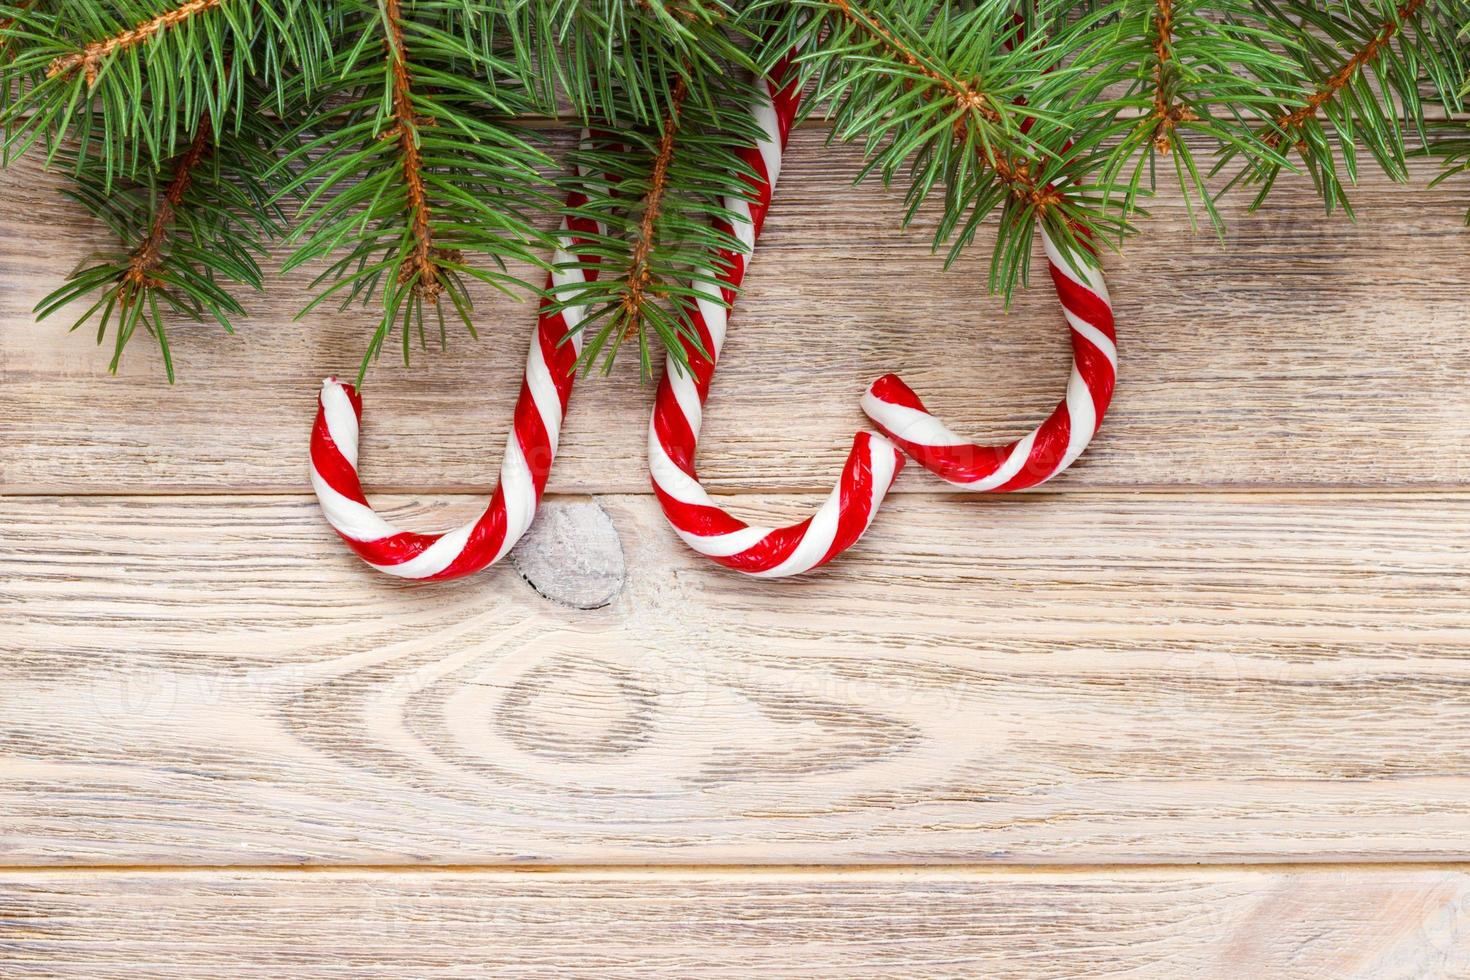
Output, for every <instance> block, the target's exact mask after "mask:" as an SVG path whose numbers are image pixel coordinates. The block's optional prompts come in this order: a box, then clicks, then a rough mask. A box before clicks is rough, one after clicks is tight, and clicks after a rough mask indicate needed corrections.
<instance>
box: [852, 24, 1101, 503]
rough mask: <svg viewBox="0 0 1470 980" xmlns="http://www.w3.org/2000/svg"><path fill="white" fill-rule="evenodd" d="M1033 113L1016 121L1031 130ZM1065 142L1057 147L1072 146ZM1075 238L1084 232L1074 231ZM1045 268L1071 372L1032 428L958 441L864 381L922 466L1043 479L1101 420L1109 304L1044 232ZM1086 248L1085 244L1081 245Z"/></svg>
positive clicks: (869, 401)
mask: <svg viewBox="0 0 1470 980" xmlns="http://www.w3.org/2000/svg"><path fill="white" fill-rule="evenodd" d="M1014 24H1015V28H1016V33H1015V36H1014V37H1013V38H1011V39H1010V40H1009V41H1008V42H1007V44H1006V46H1007V47H1014V46H1015V45H1016V44H1018V43H1020V41H1021V38H1022V37H1023V35H1024V32H1025V29H1026V19H1025V17H1024V16H1023V15H1022V14H1021V13H1020V12H1019V11H1018V12H1017V13H1016V14H1015V15H1014ZM1034 122H1035V119H1034V118H1028V119H1026V120H1024V121H1023V122H1022V124H1021V132H1023V133H1024V132H1026V131H1027V130H1029V129H1030V128H1031V125H1032V123H1034ZM1071 146H1072V144H1071V143H1070V142H1069V143H1067V144H1066V146H1064V147H1063V148H1062V152H1064V153H1065V152H1066V151H1067V150H1069V149H1071ZM1079 238H1082V235H1081V234H1080V233H1079ZM1041 244H1042V247H1043V248H1044V249H1045V250H1046V260H1047V268H1048V269H1049V270H1050V272H1051V280H1052V283H1053V285H1055V286H1056V290H1057V298H1058V299H1060V300H1061V302H1062V314H1063V316H1065V317H1066V319H1067V326H1068V327H1070V328H1071V332H1072V375H1071V377H1070V378H1069V379H1068V381H1067V394H1066V396H1065V397H1064V398H1063V399H1062V401H1061V402H1060V403H1059V404H1058V405H1057V407H1056V408H1054V409H1053V410H1052V413H1051V415H1049V416H1047V418H1046V421H1044V422H1042V423H1041V424H1040V425H1039V426H1037V427H1036V428H1035V429H1033V430H1031V432H1030V433H1028V434H1027V435H1025V436H1023V437H1021V438H1020V439H1017V440H1016V441H1015V442H1013V443H1010V444H1009V445H1006V446H979V445H976V444H974V443H972V442H968V441H966V440H965V439H962V438H960V437H959V436H957V435H955V433H953V432H952V431H950V429H949V427H948V426H946V425H945V424H944V423H943V422H941V421H940V420H939V419H937V418H935V417H934V416H933V415H932V414H930V412H929V410H928V409H926V408H925V407H924V403H923V402H922V401H920V400H919V396H918V395H916V394H914V391H913V389H912V388H910V387H909V386H908V385H906V384H904V383H903V381H901V380H900V379H899V377H898V375H896V374H885V375H883V377H881V378H879V379H878V380H876V381H874V382H873V383H872V384H871V385H869V386H868V390H867V392H866V393H865V394H864V395H863V402H862V404H863V411H864V412H866V413H867V415H868V418H870V419H872V420H873V423H874V424H875V425H877V426H878V428H880V429H882V430H883V431H884V432H885V433H887V434H888V436H889V437H890V438H891V439H893V440H894V441H895V442H897V443H898V444H899V445H900V446H902V447H903V449H904V451H905V452H907V453H908V454H909V455H910V456H912V457H914V459H916V460H918V461H919V465H921V466H923V467H924V468H925V469H927V470H929V471H930V472H932V473H934V474H935V475H937V476H939V477H941V478H942V479H944V480H947V481H949V482H950V483H952V484H954V485H955V486H957V487H960V488H962V489H965V490H974V491H977V492H985V491H993V492H996V493H1004V492H1006V491H1009V490H1023V489H1025V488H1026V487H1034V486H1036V485H1037V484H1039V483H1045V482H1046V481H1047V480H1050V479H1051V478H1052V477H1054V476H1056V475H1057V474H1058V473H1060V472H1061V471H1062V470H1064V469H1066V468H1067V467H1068V466H1071V465H1072V463H1073V462H1074V461H1075V460H1076V459H1077V457H1078V456H1080V455H1082V450H1084V449H1086V448H1087V444H1088V443H1089V442H1091V441H1092V437H1093V436H1095V435H1096V434H1097V430H1098V428H1099V427H1100V426H1101V425H1102V420H1103V415H1105V414H1106V413H1107V410H1108V404H1109V403H1110V402H1111V401H1112V400H1113V386H1114V384H1116V382H1117V379H1118V347H1117V341H1118V338H1117V334H1116V333H1115V332H1114V330H1113V304H1112V300H1110V299H1109V298H1108V287H1107V284H1106V283H1105V282H1104V281H1103V277H1102V272H1101V271H1099V269H1098V268H1097V266H1096V264H1090V263H1088V262H1086V261H1084V260H1083V259H1082V258H1081V256H1079V255H1077V254H1076V253H1075V252H1072V251H1070V250H1065V249H1062V248H1058V247H1057V244H1056V243H1055V242H1054V241H1052V238H1051V236H1050V235H1049V234H1047V231H1046V228H1045V226H1043V227H1042V229H1041ZM1083 245H1084V247H1087V246H1086V243H1085V241H1084V242H1083Z"/></svg>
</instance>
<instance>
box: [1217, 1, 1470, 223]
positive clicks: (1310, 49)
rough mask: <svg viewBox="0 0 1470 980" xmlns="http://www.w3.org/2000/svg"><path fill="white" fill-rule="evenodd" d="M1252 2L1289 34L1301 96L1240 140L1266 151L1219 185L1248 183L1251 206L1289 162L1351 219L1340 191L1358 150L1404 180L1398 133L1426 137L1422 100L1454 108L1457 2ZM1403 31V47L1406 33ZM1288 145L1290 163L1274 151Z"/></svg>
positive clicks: (1402, 140)
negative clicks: (1252, 188) (1293, 156)
mask: <svg viewBox="0 0 1470 980" xmlns="http://www.w3.org/2000/svg"><path fill="white" fill-rule="evenodd" d="M1257 2H1258V3H1259V4H1260V5H1261V6H1262V9H1263V10H1264V11H1265V12H1266V16H1267V17H1268V18H1269V20H1270V22H1271V23H1272V24H1274V25H1276V26H1277V27H1278V28H1279V29H1281V30H1282V31H1284V32H1285V33H1286V34H1287V35H1288V37H1289V43H1287V44H1286V45H1285V46H1284V48H1283V50H1284V51H1286V53H1288V54H1289V55H1290V56H1291V57H1292V59H1293V61H1294V62H1295V64H1294V66H1293V68H1294V72H1293V75H1294V76H1295V77H1293V78H1292V79H1291V80H1292V81H1293V82H1294V83H1296V84H1298V85H1299V86H1300V89H1299V91H1300V92H1301V95H1300V98H1298V99H1296V100H1295V104H1294V105H1283V106H1281V107H1280V108H1279V109H1278V110H1277V111H1275V112H1273V113H1272V115H1271V117H1270V118H1269V119H1268V120H1267V121H1266V122H1265V123H1264V124H1262V125H1260V126H1257V127H1255V128H1254V129H1253V130H1252V131H1251V133H1250V134H1249V139H1250V140H1252V141H1255V142H1257V143H1259V144H1260V145H1263V146H1265V147H1266V148H1267V149H1268V150H1269V151H1270V152H1269V154H1262V155H1261V156H1260V157H1258V158H1256V159H1253V160H1249V161H1247V163H1246V165H1245V166H1244V167H1242V168H1241V170H1240V172H1239V173H1237V174H1236V175H1235V176H1234V177H1233V178H1232V179H1231V181H1230V182H1229V184H1228V185H1227V186H1226V190H1228V189H1229V188H1230V187H1232V186H1234V185H1235V184H1237V183H1243V184H1248V185H1255V186H1256V188H1257V192H1256V196H1255V198H1254V200H1253V201H1252V204H1251V207H1252V208H1258V207H1260V206H1261V204H1262V203H1263V202H1264V201H1265V199H1266V197H1267V195H1268V194H1269V192H1270V190H1271V188H1272V187H1273V186H1274V184H1275V181H1276V178H1277V177H1278V176H1279V175H1280V173H1281V171H1282V169H1283V168H1288V167H1289V168H1290V169H1293V170H1300V171H1303V172H1305V173H1306V174H1308V175H1309V176H1310V178H1311V180H1312V182H1313V184H1314V185H1315V186H1316V189H1317V192H1318V194H1319V195H1320V196H1321V197H1322V199H1323V201H1324V203H1325V204H1326V207H1327V210H1328V211H1332V210H1335V209H1337V208H1339V207H1340V208H1342V209H1343V210H1344V211H1345V212H1346V213H1347V214H1348V215H1349V216H1351V215H1352V206H1351V204H1350V202H1349V201H1348V197H1347V192H1346V188H1347V186H1349V185H1351V184H1355V183H1357V176H1358V153H1359V150H1360V149H1366V150H1367V151H1368V153H1369V154H1370V155H1371V156H1372V157H1373V159H1374V161H1375V162H1376V163H1377V164H1378V165H1379V167H1380V168H1381V169H1382V170H1383V172H1384V173H1385V174H1387V175H1388V176H1389V177H1390V178H1392V179H1394V180H1399V181H1403V180H1407V179H1408V163H1407V156H1408V151H1407V145H1406V132H1407V131H1409V130H1412V131H1414V132H1416V133H1417V134H1418V137H1419V139H1420V140H1421V141H1423V142H1427V137H1426V125H1425V104H1426V100H1436V101H1438V102H1439V103H1440V104H1441V105H1443V106H1444V107H1445V108H1447V109H1449V110H1450V111H1455V110H1456V109H1457V108H1458V106H1459V92H1458V88H1459V84H1460V83H1459V82H1458V81H1456V80H1457V79H1462V78H1463V77H1464V60H1463V55H1462V52H1461V50H1460V48H1461V42H1460V39H1459V37H1458V33H1459V22H1458V17H1459V11H1461V10H1462V9H1463V8H1462V6H1461V5H1460V4H1459V3H1457V2H1441V3H1436V4H1429V3H1425V2H1424V0H1399V2H1396V3H1395V2H1388V0H1380V2H1365V3H1363V4H1362V5H1361V6H1355V5H1346V4H1345V5H1341V6H1339V5H1332V6H1330V7H1327V8H1319V7H1317V6H1316V5H1314V4H1311V3H1305V2H1292V3H1285V4H1282V5H1279V6H1278V4H1277V0H1257ZM1411 31H1412V32H1413V35H1414V36H1413V43H1412V44H1411V43H1409V42H1408V40H1407V39H1408V38H1409V36H1410V32H1411ZM1400 40H1404V43H1403V44H1402V45H1400V44H1399V43H1398V42H1399V41H1400ZM1370 76H1371V77H1370ZM1242 143H1245V141H1244V140H1243V141H1242ZM1288 146H1289V147H1290V148H1291V149H1293V150H1295V151H1296V155H1297V157H1298V158H1299V159H1300V161H1301V163H1300V166H1297V165H1296V164H1292V163H1288V162H1287V160H1286V159H1285V158H1284V157H1283V156H1282V155H1281V152H1280V149H1283V148H1286V147H1288ZM1237 155H1239V147H1227V148H1226V150H1225V152H1224V153H1223V154H1222V155H1221V158H1220V160H1219V162H1218V163H1217V165H1216V167H1215V172H1218V171H1219V170H1221V169H1223V168H1224V167H1225V166H1226V165H1228V164H1229V163H1230V162H1231V161H1232V160H1233V158H1234V157H1236V156H1237Z"/></svg>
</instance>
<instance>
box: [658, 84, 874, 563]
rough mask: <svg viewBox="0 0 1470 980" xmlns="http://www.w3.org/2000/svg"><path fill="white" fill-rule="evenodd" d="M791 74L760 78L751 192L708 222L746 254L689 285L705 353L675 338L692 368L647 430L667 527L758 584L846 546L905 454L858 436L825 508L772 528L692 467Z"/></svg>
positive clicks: (722, 259) (788, 105)
mask: <svg viewBox="0 0 1470 980" xmlns="http://www.w3.org/2000/svg"><path fill="white" fill-rule="evenodd" d="M789 69H790V60H789V58H788V59H787V60H786V61H783V62H782V63H781V64H779V65H778V66H777V67H776V69H775V70H774V71H772V73H771V75H770V78H769V79H768V80H767V81H766V83H765V86H764V87H765V89H766V95H767V98H766V99H764V100H762V101H760V102H759V103H758V104H756V105H754V106H752V107H751V111H752V113H753V115H754V116H755V119H756V122H757V123H758V124H759V126H760V129H761V132H762V133H763V135H762V137H761V139H760V141H759V143H757V144H756V145H755V146H752V147H748V148H746V149H744V150H742V151H740V157H741V159H742V160H743V161H744V162H745V163H746V164H747V165H748V166H749V167H750V170H751V172H752V173H753V174H755V175H756V176H755V178H754V179H752V178H751V177H749V176H747V177H746V182H747V183H748V184H749V193H748V195H746V196H739V195H732V196H727V197H726V198H725V201H724V205H725V208H726V209H727V210H729V211H730V212H732V213H734V214H735V215H736V216H737V219H738V220H737V221H735V222H733V223H732V222H729V221H726V220H724V219H722V218H716V219H714V220H713V224H714V225H715V227H717V228H719V229H720V230H722V231H724V232H726V233H727V234H729V235H731V236H732V237H735V238H737V239H738V240H740V241H741V242H743V243H744V244H745V246H746V251H745V252H744V253H741V252H738V251H735V250H733V249H721V250H720V254H719V261H718V263H717V267H718V268H720V269H721V270H722V271H721V273H720V275H719V276H718V284H715V283H710V282H706V281H698V282H696V283H695V285H694V288H695V289H696V291H698V292H699V293H701V294H702V295H701V296H700V297H699V298H698V299H696V300H695V302H693V303H690V304H686V307H685V311H686V314H687V316H688V321H689V323H690V324H691V326H692V327H693V328H694V330H695V331H696V332H697V333H698V335H699V340H700V343H701V344H702V345H703V347H704V350H705V351H707V352H708V354H709V356H708V357H706V356H704V355H703V354H701V353H700V351H699V350H698V348H697V347H696V345H695V344H693V343H692V342H690V341H689V340H688V339H686V338H681V340H680V342H681V344H682V346H683V348H684V354H685V357H686V359H687V361H688V364H689V368H688V370H680V368H679V366H678V364H677V362H676V361H675V360H674V358H673V357H672V356H670V357H669V359H668V364H667V366H666V368H665V370H664V377H663V380H662V381H661V382H660V383H659V387H658V396H657V398H656V400H655V402H654V410H653V419H652V421H651V422H650V424H649V429H648V458H649V470H650V473H651V476H652V478H653V489H654V492H655V493H656V494H657V495H658V499H659V503H660V504H661V505H662V506H663V511H664V516H665V517H667V518H668V521H669V523H670V524H671V525H672V526H673V528H674V530H675V531H676V532H677V533H678V534H679V536H680V537H681V538H683V539H684V541H685V542H686V543H687V544H688V545H689V546H690V547H691V548H693V549H694V550H695V551H697V552H699V553H700V554H702V555H705V556H707V557H709V558H712V559H714V560H715V561H716V562H718V563H720V564H721V565H724V566H726V567H728V568H733V569H735V570H737V571H741V572H745V573H746V574H748V575H755V576H759V577H763V578H779V577H783V576H787V575H797V574H799V573H801V572H805V571H809V570H811V569H813V568H816V567H817V566H818V565H822V564H824V563H825V562H828V561H830V560H831V559H832V558H834V557H836V556H837V555H839V554H841V553H842V552H843V551H845V550H846V549H847V548H849V547H851V546H852V545H853V544H854V543H855V542H856V541H857V540H858V538H860V537H862V535H863V532H864V531H866V530H867V529H868V525H869V524H871V523H872V521H873V516H874V515H875V514H876V513H877V511H878V506H879V504H881V503H882V501H883V498H884V496H885V495H886V494H887V493H888V488H889V487H890V486H891V485H892V484H893V478H894V477H895V476H897V475H898V472H899V470H900V469H902V468H903V456H902V454H900V453H899V452H898V450H897V449H896V448H895V447H894V446H893V444H892V443H891V442H889V441H888V440H887V439H884V438H882V437H881V436H876V435H873V434H872V433H868V432H859V433H858V434H857V435H856V437H855V438H854V439H853V445H852V451H851V452H850V453H849V454H848V457H847V463H846V464H845V465H844V466H843V468H842V476H841V477H840V478H839V480H838V482H837V486H836V487H835V488H834V489H833V490H832V493H831V495H830V496H828V498H827V500H826V502H825V503H823V504H822V506H821V507H820V508H819V509H818V510H817V512H816V513H815V514H813V515H812V516H811V517H809V518H807V519H806V520H804V521H801V522H799V523H796V524H792V525H789V526H787V527H779V528H770V527H757V526H752V525H749V524H746V523H745V522H744V521H742V520H740V519H739V518H737V517H735V516H733V515H732V514H730V513H729V512H728V511H726V510H725V509H724V508H722V507H720V506H719V505H718V504H716V503H715V502H714V500H713V499H712V498H711V497H710V496H709V494H708V493H706V492H705V490H704V487H703V486H701V485H700V482H699V475H698V473H697V472H696V471H695V468H694V454H695V450H696V448H697V446H696V444H697V442H698V440H699V430H700V423H701V422H702V421H703V418H704V403H705V400H706V399H707V398H708V397H709V388H710V382H711V381H712V380H713V378H714V373H715V364H716V362H717V361H718V360H719V356H720V350H721V348H722V347H723V346H724V341H725V331H726V326H727V323H728V318H729V310H730V304H731V303H732V302H733V301H734V298H735V291H736V289H738V288H739V286H740V283H741V282H742V280H744V278H745V272H746V269H747V268H748V267H749V263H750V257H751V251H752V250H753V249H754V247H755V241H756V238H757V237H759V235H760V231H761V226H762V225H763V224H764V223H765V218H766V213H767V212H768V211H769V210H770V207H771V195H772V193H773V191H774V190H775V186H776V177H777V175H778V174H779V173H780V169H781V154H782V153H783V152H784V151H785V149H786V142H787V138H788V136H789V134H790V131H791V123H792V120H793V119H794V118H795V116H796V111H797V108H798V106H799V104H800V101H801V91H800V88H799V87H798V86H797V84H796V83H795V81H790V82H787V81H786V80H787V79H788V78H789Z"/></svg>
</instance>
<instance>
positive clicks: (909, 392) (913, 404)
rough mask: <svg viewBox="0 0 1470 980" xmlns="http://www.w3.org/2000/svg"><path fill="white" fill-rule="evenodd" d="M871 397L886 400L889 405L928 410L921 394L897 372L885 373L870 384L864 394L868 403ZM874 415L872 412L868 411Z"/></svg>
mask: <svg viewBox="0 0 1470 980" xmlns="http://www.w3.org/2000/svg"><path fill="white" fill-rule="evenodd" d="M869 399H873V400H876V401H880V402H884V403H886V404H889V405H902V406H904V407H905V408H912V409H915V410H917V411H920V412H925V411H928V409H926V408H925V407H924V403H923V402H922V401H920V400H919V396H918V395H916V394H914V389H912V388H910V387H909V386H908V385H906V384H904V383H903V379H902V378H900V377H899V376H898V375H896V374H885V375H883V377H881V378H878V379H876V380H875V381H874V382H873V383H872V384H870V385H868V390H867V392H866V393H865V394H864V396H863V401H864V403H865V407H866V403H867V402H868V401H869ZM868 414H869V415H872V414H873V413H872V412H868Z"/></svg>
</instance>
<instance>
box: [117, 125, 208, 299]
mask: <svg viewBox="0 0 1470 980" xmlns="http://www.w3.org/2000/svg"><path fill="white" fill-rule="evenodd" d="M212 136H213V127H212V126H211V125H210V122H209V117H208V116H205V117H204V118H203V119H200V120H199V126H198V128H197V130H196V132H195V134H194V141H193V142H192V143H190V144H189V148H188V149H187V150H185V151H184V155H183V156H181V157H180V158H179V161H178V163H177V164H175V165H174V171H173V177H172V178H171V179H170V180H169V182H168V186H167V188H165V190H164V192H163V197H162V198H161V199H160V200H159V204H158V210H157V212H155V214H154V215H153V222H152V224H151V225H149V227H148V234H147V235H146V236H144V238H143V240H142V241H141V242H139V243H138V246H137V247H136V248H135V249H133V254H132V257H131V258H130V259H129V260H128V269H127V272H125V273H123V276H122V280H121V282H120V283H119V290H118V296H119V302H121V304H122V307H123V310H124V312H126V310H127V308H128V307H130V306H132V305H133V304H134V303H136V302H137V301H138V300H139V299H140V298H141V297H142V295H143V292H144V290H145V289H147V288H149V287H155V286H159V285H162V283H161V282H160V281H159V280H158V279H156V278H154V276H153V273H154V272H155V271H156V270H157V269H158V267H159V266H160V265H162V264H163V244H164V241H165V240H166V239H167V237H168V233H169V228H170V226H171V225H172V224H173V220H174V215H175V214H176V213H177V211H178V209H179V205H180V204H181V203H182V202H183V199H184V195H185V194H186V193H188V191H189V187H190V186H191V185H192V184H193V183H194V169H195V168H196V167H198V166H199V162H200V161H201V160H203V159H204V155H205V154H206V153H208V152H209V148H210V139H211V137H212Z"/></svg>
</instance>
